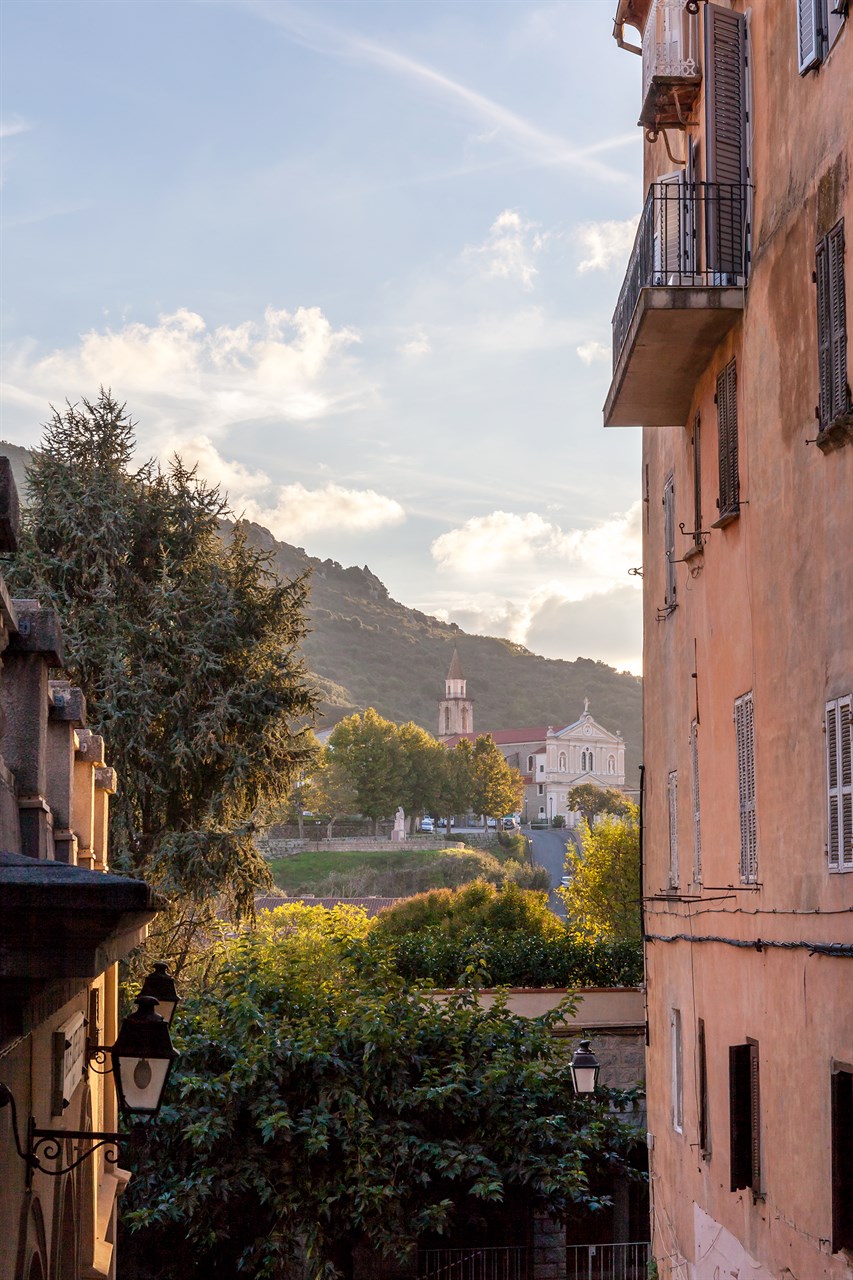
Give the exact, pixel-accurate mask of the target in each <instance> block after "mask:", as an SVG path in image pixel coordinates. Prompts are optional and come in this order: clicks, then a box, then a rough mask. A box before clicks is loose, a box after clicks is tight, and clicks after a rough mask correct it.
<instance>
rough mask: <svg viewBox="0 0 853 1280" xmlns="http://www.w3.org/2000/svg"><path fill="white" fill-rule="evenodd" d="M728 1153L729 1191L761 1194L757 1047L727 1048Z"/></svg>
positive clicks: (753, 1041) (737, 1045) (753, 1043)
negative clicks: (749, 1191)
mask: <svg viewBox="0 0 853 1280" xmlns="http://www.w3.org/2000/svg"><path fill="white" fill-rule="evenodd" d="M729 1154H730V1158H731V1183H730V1185H731V1190H732V1191H740V1190H742V1189H743V1188H744V1187H749V1188H750V1189H751V1190H752V1192H753V1195H761V1096H760V1092H759V1076H758V1044H757V1042H756V1041H755V1040H749V1041H747V1043H746V1044H733V1045H730V1046H729Z"/></svg>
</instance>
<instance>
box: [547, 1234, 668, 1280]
mask: <svg viewBox="0 0 853 1280" xmlns="http://www.w3.org/2000/svg"><path fill="white" fill-rule="evenodd" d="M649 1249H650V1246H649V1244H648V1241H645V1240H641V1241H636V1242H634V1243H631V1244H575V1245H567V1246H566V1280H646V1277H647V1276H648V1273H649Z"/></svg>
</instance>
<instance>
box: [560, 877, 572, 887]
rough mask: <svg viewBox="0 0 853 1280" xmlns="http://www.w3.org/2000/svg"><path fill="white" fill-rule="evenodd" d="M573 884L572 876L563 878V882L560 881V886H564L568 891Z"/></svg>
mask: <svg viewBox="0 0 853 1280" xmlns="http://www.w3.org/2000/svg"><path fill="white" fill-rule="evenodd" d="M571 883H572V877H571V876H563V878H562V880H561V881H560V884H561V885H562V886H563V888H564V889H566V888H567V887H568V886H569V885H570V884H571Z"/></svg>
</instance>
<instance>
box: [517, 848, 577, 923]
mask: <svg viewBox="0 0 853 1280" xmlns="http://www.w3.org/2000/svg"><path fill="white" fill-rule="evenodd" d="M522 830H523V831H524V834H525V835H526V836H528V837H529V838H530V839H531V840H532V841H533V861H534V862H537V863H538V864H539V866H540V867H544V868H545V870H546V871H547V872H548V874H549V876H550V877H551V893H550V895H549V899H548V903H549V906H550V907H551V910H552V911H553V912H554V913H555V915H558V916H559V917H560V919H561V920H565V918H566V909H565V907H564V906H563V902H562V899H561V898H559V897H558V896H557V894H556V893H555V892H554V890H555V889H556V888H557V886H558V885H559V884H560V882H561V880H562V878H563V875H564V873H565V860H566V842H567V841H568V840H570V839H571V838H572V834H571V832H570V831H569V830H568V829H567V828H565V827H563V828H560V827H548V828H546V829H543V830H541V831H540V830H536V829H532V828H531V827H523V828H522Z"/></svg>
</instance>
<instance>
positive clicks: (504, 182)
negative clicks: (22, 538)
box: [0, 0, 642, 672]
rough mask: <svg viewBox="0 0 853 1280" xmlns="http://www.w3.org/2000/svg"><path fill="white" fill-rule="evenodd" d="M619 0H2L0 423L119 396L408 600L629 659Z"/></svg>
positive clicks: (310, 542) (636, 662)
mask: <svg viewBox="0 0 853 1280" xmlns="http://www.w3.org/2000/svg"><path fill="white" fill-rule="evenodd" d="M614 10H615V2H614V0H561V2H559V3H538V2H537V0H527V2H522V3H517V2H516V0H504V2H503V3H496V2H495V0H473V2H472V0H447V2H444V0H385V2H384V3H377V2H375V0H347V2H346V3H326V2H325V0H311V2H307V3H306V2H304V3H298V4H291V3H289V2H288V0H275V2H272V3H271V2H269V0H215V2H209V0H183V2H182V0H168V2H167V3H166V2H162V0H141V2H139V3H137V2H135V0H119V2H116V0H101V2H97V3H93V2H90V0H62V3H59V4H56V3H53V2H52V0H47V2H45V0H3V3H2V5H0V43H1V44H2V59H3V63H2V67H0V71H2V81H0V83H2V93H1V94H0V140H2V172H1V173H0V180H2V186H0V215H2V240H0V271H2V298H0V354H2V400H0V437H2V438H3V439H6V440H9V441H11V442H13V443H16V444H22V445H28V446H32V445H37V444H38V441H39V439H40V436H41V425H42V424H43V423H44V422H45V421H46V420H47V418H48V416H49V413H50V409H49V406H50V404H51V403H54V404H62V402H63V401H64V400H65V399H66V398H67V399H69V400H71V401H76V400H79V399H80V397H87V398H90V399H91V398H93V397H94V396H96V395H97V391H98V387H99V386H100V385H101V384H103V385H105V386H109V387H111V388H112V391H113V394H114V395H115V396H116V397H117V398H118V399H119V400H121V401H126V402H127V405H128V408H129V409H130V410H131V412H132V415H133V417H134V419H135V420H136V422H137V424H138V426H137V437H138V443H139V452H140V457H141V458H143V457H147V456H150V455H152V454H155V455H157V456H160V457H167V456H169V455H170V454H171V453H174V452H178V453H180V455H181V456H182V457H183V458H184V459H185V460H186V461H191V462H194V463H197V464H198V466H199V470H200V472H201V473H202V474H203V475H204V476H205V477H207V478H208V479H210V480H213V481H216V482H219V483H221V484H222V485H223V487H224V488H225V489H226V490H227V492H228V494H229V497H230V500H231V504H232V506H233V508H234V510H235V511H236V512H237V513H238V514H242V515H245V516H247V517H248V518H251V519H254V520H257V521H259V522H260V523H262V524H264V525H266V526H267V527H268V528H269V529H270V530H271V531H272V532H273V534H274V535H275V536H276V537H277V538H279V539H282V540H284V541H287V542H291V543H295V544H296V545H298V546H302V547H304V548H305V550H306V551H308V552H309V554H311V555H314V556H319V557H321V558H327V557H330V558H332V559H335V560H338V561H340V562H341V563H342V564H345V565H349V564H359V565H369V567H370V569H371V570H372V571H373V572H374V573H375V574H377V575H378V576H379V577H380V578H381V579H382V580H383V582H384V583H385V584H386V586H387V587H388V589H389V591H390V592H391V594H392V596H394V598H395V599H397V600H400V601H402V602H403V603H404V604H407V605H410V606H413V607H416V608H419V609H421V610H423V611H424V612H426V613H431V614H434V615H436V616H438V617H441V618H444V619H447V620H450V621H454V622H457V623H458V624H459V625H460V626H462V627H463V628H464V629H466V630H468V631H475V632H480V633H483V634H490V635H502V636H507V637H509V638H511V639H513V640H515V641H518V642H520V643H522V644H525V645H527V646H528V647H529V648H530V649H532V650H534V651H535V652H537V653H541V654H544V655H545V656H547V657H560V658H570V659H572V658H575V657H577V656H579V655H581V656H585V657H591V658H598V659H601V660H602V661H605V662H608V663H611V664H612V665H614V666H616V667H617V668H619V669H629V670H632V671H636V672H639V670H640V655H641V607H640V600H641V596H640V590H639V587H640V584H639V581H638V579H637V578H636V577H633V576H629V574H628V569H629V568H631V567H633V566H638V565H639V564H640V563H641V559H640V517H639V511H640V460H639V449H640V441H639V433H638V432H632V431H630V430H619V429H611V430H609V431H605V430H604V429H603V427H602V419H601V406H602V404H603V401H604V398H605V395H606V392H607V388H608V385H609V380H610V317H611V314H612V311H613V308H614V305H615V302H616V298H617V295H618V292H619V288H620V285H621V281H622V276H623V274H624V270H625V265H626V262H627V258H628V253H629V251H630V246H631V243H632V240H633V235H634V228H635V226H636V221H637V216H638V214H639V209H640V203H641V163H642V154H641V137H642V135H641V130H640V129H638V128H637V127H636V124H635V121H636V119H637V112H638V108H639V91H640V86H639V77H640V71H639V68H640V59H639V58H636V57H633V56H631V55H630V54H627V53H625V52H622V51H620V50H619V49H617V46H616V44H615V42H614V41H613V39H612V36H611V30H612V17H613V12H614Z"/></svg>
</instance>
